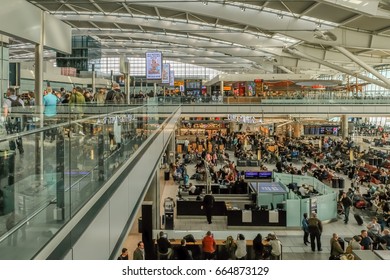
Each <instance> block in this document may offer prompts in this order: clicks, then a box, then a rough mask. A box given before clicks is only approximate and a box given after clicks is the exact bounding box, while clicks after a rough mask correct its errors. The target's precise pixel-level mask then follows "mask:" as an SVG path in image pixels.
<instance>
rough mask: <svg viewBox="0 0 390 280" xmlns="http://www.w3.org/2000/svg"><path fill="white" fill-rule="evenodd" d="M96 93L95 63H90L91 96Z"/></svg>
mask: <svg viewBox="0 0 390 280" xmlns="http://www.w3.org/2000/svg"><path fill="white" fill-rule="evenodd" d="M95 93H96V71H95V64H92V96H95Z"/></svg>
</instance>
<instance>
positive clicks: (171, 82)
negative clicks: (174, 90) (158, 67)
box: [169, 70, 175, 87]
mask: <svg viewBox="0 0 390 280" xmlns="http://www.w3.org/2000/svg"><path fill="white" fill-rule="evenodd" d="M169 86H171V87H173V86H175V71H173V70H170V71H169Z"/></svg>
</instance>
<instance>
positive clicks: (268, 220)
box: [227, 210, 287, 227]
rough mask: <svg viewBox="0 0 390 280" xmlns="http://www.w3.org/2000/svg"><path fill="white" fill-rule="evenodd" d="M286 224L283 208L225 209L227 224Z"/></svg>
mask: <svg viewBox="0 0 390 280" xmlns="http://www.w3.org/2000/svg"><path fill="white" fill-rule="evenodd" d="M286 225H287V215H286V211H284V210H278V211H274V210H269V211H268V210H265V211H264V210H227V226H228V227H229V226H278V227H285V226H286Z"/></svg>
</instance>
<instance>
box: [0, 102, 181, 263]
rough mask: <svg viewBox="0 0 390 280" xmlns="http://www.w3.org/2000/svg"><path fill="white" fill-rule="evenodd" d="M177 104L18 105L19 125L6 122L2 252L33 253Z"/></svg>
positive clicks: (0, 197) (0, 178)
mask: <svg viewBox="0 0 390 280" xmlns="http://www.w3.org/2000/svg"><path fill="white" fill-rule="evenodd" d="M177 108H178V107H177V106H154V105H153V104H150V105H147V106H133V107H130V108H129V106H122V107H120V106H85V107H78V108H72V107H70V106H58V107H57V115H56V116H54V117H51V118H47V117H45V116H44V115H39V114H36V113H35V111H36V110H37V109H38V108H35V107H34V108H33V107H28V108H24V109H20V110H19V112H16V110H14V111H15V112H13V119H12V121H13V122H14V124H12V125H15V126H18V127H19V128H18V129H17V130H16V129H13V130H10V129H8V133H7V129H2V130H0V252H1V254H0V259H31V258H33V256H34V255H35V254H36V253H37V252H38V251H40V250H41V248H43V247H44V246H45V244H46V243H47V242H48V241H49V240H50V239H51V238H52V237H53V236H54V235H55V234H56V233H57V232H58V231H59V230H60V229H61V228H62V227H63V226H64V225H65V224H66V223H67V222H69V220H70V219H72V217H73V216H74V215H75V213H77V212H78V211H79V210H80V209H81V208H82V207H83V206H84V205H85V204H86V203H87V202H88V201H89V200H90V199H91V197H92V196H93V195H94V194H96V192H97V191H98V190H100V189H101V188H102V186H103V185H104V184H105V183H106V182H107V180H108V179H110V178H111V177H112V176H113V175H114V174H115V173H116V172H117V171H118V170H119V169H120V168H121V166H122V165H123V164H124V163H125V162H127V161H128V160H131V158H132V156H133V155H134V154H135V153H136V152H137V150H138V149H140V147H142V145H143V144H144V143H145V141H147V140H148V139H149V138H150V137H151V135H153V133H154V132H155V131H156V130H158V129H161V128H163V127H164V126H165V123H164V121H166V120H167V118H168V117H169V116H171V115H172V113H173V112H175V111H176V110H177ZM38 111H39V110H38ZM9 121H10V120H7V121H6V122H3V126H4V127H6V128H8V125H4V124H8V122H9ZM41 125H43V127H41Z"/></svg>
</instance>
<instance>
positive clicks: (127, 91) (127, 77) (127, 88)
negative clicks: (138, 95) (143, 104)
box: [124, 74, 130, 104]
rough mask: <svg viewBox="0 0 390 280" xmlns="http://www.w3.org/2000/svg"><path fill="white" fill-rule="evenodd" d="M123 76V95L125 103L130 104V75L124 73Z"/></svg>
mask: <svg viewBox="0 0 390 280" xmlns="http://www.w3.org/2000/svg"><path fill="white" fill-rule="evenodd" d="M124 76H125V95H126V100H127V104H130V75H129V74H124Z"/></svg>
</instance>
